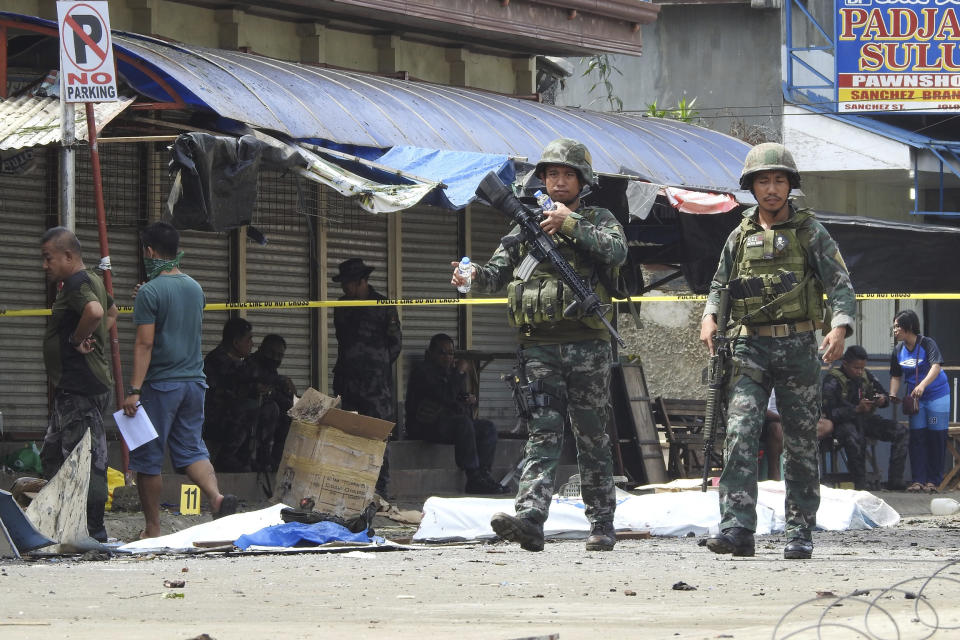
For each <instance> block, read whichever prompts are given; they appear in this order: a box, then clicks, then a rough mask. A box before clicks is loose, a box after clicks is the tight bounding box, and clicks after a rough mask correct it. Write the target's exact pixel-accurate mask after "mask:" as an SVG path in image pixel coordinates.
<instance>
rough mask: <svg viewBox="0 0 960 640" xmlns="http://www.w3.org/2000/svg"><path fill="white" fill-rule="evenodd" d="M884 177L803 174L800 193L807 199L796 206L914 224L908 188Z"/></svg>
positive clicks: (900, 181)
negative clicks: (801, 191)
mask: <svg viewBox="0 0 960 640" xmlns="http://www.w3.org/2000/svg"><path fill="white" fill-rule="evenodd" d="M883 177H884V175H883V173H882V172H874V174H873V175H870V176H863V175H862V174H858V175H857V176H845V175H844V174H843V173H834V174H830V175H817V174H811V173H805V174H803V192H804V194H806V197H805V198H802V199H800V200H799V203H800V204H801V205H803V206H808V207H811V208H813V209H816V210H819V211H828V212H832V213H848V214H850V215H857V216H868V217H870V218H882V219H884V220H896V221H899V222H917V220H916V218H915V216H911V215H910V213H909V212H910V211H912V210H913V201H912V200H910V191H909V188H908V187H905V186H904V182H906V180H905V178H904V177H903V176H891V177H890V179H889V180H884V179H883Z"/></svg>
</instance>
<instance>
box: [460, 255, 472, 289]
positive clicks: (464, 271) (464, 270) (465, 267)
mask: <svg viewBox="0 0 960 640" xmlns="http://www.w3.org/2000/svg"><path fill="white" fill-rule="evenodd" d="M457 271H459V272H460V276H461V277H463V278H466V280H467V282H466V284H461V285H459V286H458V287H457V291H459V292H460V293H468V292H469V291H470V278H471V277H472V276H473V265H471V264H470V258H468V257H467V256H463V258H462V259H461V260H460V266H459V267H457Z"/></svg>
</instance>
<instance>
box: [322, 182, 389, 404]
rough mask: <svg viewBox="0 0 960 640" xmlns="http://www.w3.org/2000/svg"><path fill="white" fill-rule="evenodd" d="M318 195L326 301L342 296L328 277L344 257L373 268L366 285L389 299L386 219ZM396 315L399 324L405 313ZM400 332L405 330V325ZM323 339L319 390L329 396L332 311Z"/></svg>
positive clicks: (325, 193) (333, 357) (333, 356)
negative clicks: (323, 370) (322, 223)
mask: <svg viewBox="0 0 960 640" xmlns="http://www.w3.org/2000/svg"><path fill="white" fill-rule="evenodd" d="M321 196H322V198H321V205H320V211H321V215H322V216H324V218H325V233H326V249H327V274H328V282H326V283H323V284H325V285H326V287H327V291H328V293H327V296H326V297H327V299H329V300H336V299H337V298H339V297H340V296H341V295H342V294H343V292H342V291H341V289H340V284H339V283H337V282H333V281H332V280H330V278H332V277H333V276H335V275H336V274H337V273H338V269H337V265H339V264H340V263H341V262H343V261H344V260H346V259H347V258H363V262H364V263H365V264H366V265H368V266H371V267H374V268H375V269H374V271H373V273H371V274H370V278H369V282H370V285H371V286H373V288H375V289H376V290H377V291H379V292H380V293H382V294H383V295H385V296H389V295H390V294H389V292H388V289H387V282H388V279H387V277H388V275H389V273H388V271H387V250H388V245H389V243H388V239H387V217H386V216H379V215H374V214H372V213H369V212H367V211H364V210H363V209H361V208H360V207H359V206H358V205H357V204H356V203H355V202H353V201H352V200H350V199H349V198H345V197H343V196H341V195H340V194H339V193H336V192H335V191H332V190H331V189H327V188H326V187H324V188H323V189H322V190H321ZM391 215H397V214H391ZM399 215H403V214H399ZM400 313H401V317H400V322H401V324H403V322H404V319H405V312H404V311H403V310H401V312H400ZM403 329H404V331H406V326H404V327H403ZM327 336H328V339H329V343H328V344H329V348H328V354H327V381H328V387H329V388H328V389H325V390H323V389H321V391H324V392H325V393H332V392H333V365H334V364H336V362H337V337H336V327H335V326H334V323H333V313H332V312H330V313H328V314H327ZM404 341H406V336H404Z"/></svg>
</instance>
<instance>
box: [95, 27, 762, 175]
mask: <svg viewBox="0 0 960 640" xmlns="http://www.w3.org/2000/svg"><path fill="white" fill-rule="evenodd" d="M114 46H115V47H116V48H118V49H119V50H122V51H124V52H126V53H128V54H130V55H132V56H135V57H136V58H139V59H140V60H141V61H143V62H144V63H146V64H148V65H149V66H150V67H152V68H153V69H154V70H156V71H158V72H159V73H160V74H161V75H162V76H163V77H164V79H165V80H166V81H167V82H168V83H169V84H170V85H171V86H172V87H173V88H174V90H175V91H178V92H179V93H180V97H181V98H182V99H183V100H184V101H186V102H188V103H191V104H194V105H197V106H202V107H206V108H208V109H210V110H212V111H214V112H216V113H217V114H219V115H221V116H224V117H226V118H231V119H234V120H238V121H240V122H246V123H249V124H251V125H253V126H256V127H262V128H265V129H270V130H274V131H279V132H282V133H285V134H287V135H289V136H291V137H293V138H297V139H319V140H324V141H331V142H334V143H338V144H346V145H357V146H361V147H378V148H382V149H383V148H390V147H394V146H397V145H410V146H416V147H423V148H429V149H445V150H451V151H476V152H480V153H490V154H505V155H510V156H514V157H527V158H529V159H530V160H531V161H535V160H536V159H537V157H538V156H539V154H540V151H541V150H542V149H543V147H544V146H545V145H546V144H547V143H548V142H550V141H551V140H554V139H556V138H559V137H570V138H575V139H577V140H580V141H581V142H583V143H584V144H586V145H587V147H588V148H589V149H590V152H591V154H592V155H593V161H594V167H595V169H596V170H597V171H599V172H602V173H611V174H618V173H624V172H630V173H635V174H637V175H639V176H641V177H643V178H644V179H647V180H650V181H652V182H656V183H659V184H667V185H679V186H687V187H696V188H704V189H714V190H721V191H730V190H733V189H736V188H737V186H738V182H739V175H740V169H741V167H742V166H743V160H744V158H745V157H746V154H747V151H748V150H749V145H747V144H746V143H744V142H742V141H740V140H737V139H736V138H732V137H730V136H727V135H724V134H722V133H718V132H716V131H711V130H709V129H704V128H702V127H697V126H694V125H690V124H686V123H683V122H677V121H674V120H661V119H657V118H644V117H641V116H638V115H630V114H617V113H601V112H596V111H587V110H584V109H569V108H560V107H555V106H552V105H546V104H541V103H537V102H533V101H530V100H522V99H519V98H512V97H509V96H502V95H498V94H494V93H488V92H484V91H478V90H473V89H463V88H458V87H451V86H446V85H437V84H430V83H425V82H413V81H405V80H397V79H393V78H385V77H382V76H377V75H372V74H363V73H357V72H349V71H340V70H335V69H325V68H320V67H313V66H309V65H304V64H296V63H292V62H284V61H282V60H274V59H271V58H265V57H262V56H257V55H252V54H245V53H240V52H235V51H225V50H220V49H209V48H204V47H195V46H189V45H173V44H170V43H168V42H163V41H160V40H156V39H153V38H147V37H143V36H137V35H133V34H126V33H122V34H121V33H118V34H117V35H116V36H115V38H114ZM118 67H119V69H120V73H121V74H122V75H123V76H124V78H125V79H126V80H127V81H128V82H129V83H130V84H131V85H132V86H133V87H134V88H136V89H137V90H138V91H140V92H142V93H144V94H146V95H149V96H151V97H152V98H154V99H156V100H169V99H171V98H172V96H170V95H168V94H167V92H166V91H164V90H163V89H162V88H161V87H159V86H157V84H156V83H155V82H154V81H152V80H150V79H149V78H147V77H146V76H145V74H143V73H142V72H140V71H139V70H137V69H134V68H133V67H132V66H131V65H128V64H124V63H123V62H122V61H118Z"/></svg>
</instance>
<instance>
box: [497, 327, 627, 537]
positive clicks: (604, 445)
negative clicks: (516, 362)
mask: <svg viewBox="0 0 960 640" xmlns="http://www.w3.org/2000/svg"><path fill="white" fill-rule="evenodd" d="M520 358H521V366H522V367H523V369H524V370H525V372H526V376H527V379H528V380H529V381H530V383H531V385H533V386H532V388H533V389H534V390H535V395H536V394H537V393H538V392H539V393H540V394H541V397H543V398H544V401H543V402H536V401H535V403H534V404H538V405H539V404H542V405H546V406H536V407H534V408H533V409H532V413H533V417H532V418H531V420H530V424H529V430H530V436H529V439H528V440H527V445H526V449H525V452H524V454H525V455H524V461H523V472H522V474H521V477H520V487H519V489H518V491H517V498H516V504H515V506H516V511H517V515H518V516H521V517H526V518H530V519H531V520H534V521H536V522H541V523H542V522H545V521H546V519H547V514H548V512H549V510H550V500H551V498H552V497H553V492H554V488H555V486H556V475H557V464H558V463H559V461H560V453H561V450H562V448H563V425H564V421H565V414H567V415H569V418H570V426H571V427H572V430H573V436H574V438H575V442H576V445H577V465H578V466H579V468H580V486H581V495H582V497H583V502H584V505H585V506H586V516H587V520H589V521H590V522H591V523H594V522H612V521H613V514H614V511H615V510H616V506H617V505H616V493H615V489H614V486H613V460H612V457H611V452H610V437H609V436H608V435H607V424H608V423H609V421H610V415H611V411H610V365H611V361H612V358H611V353H610V345H609V343H607V342H606V341H604V340H587V341H584V342H572V343H568V344H551V345H535V346H529V347H525V348H524V349H523V350H522V351H521V355H520Z"/></svg>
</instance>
